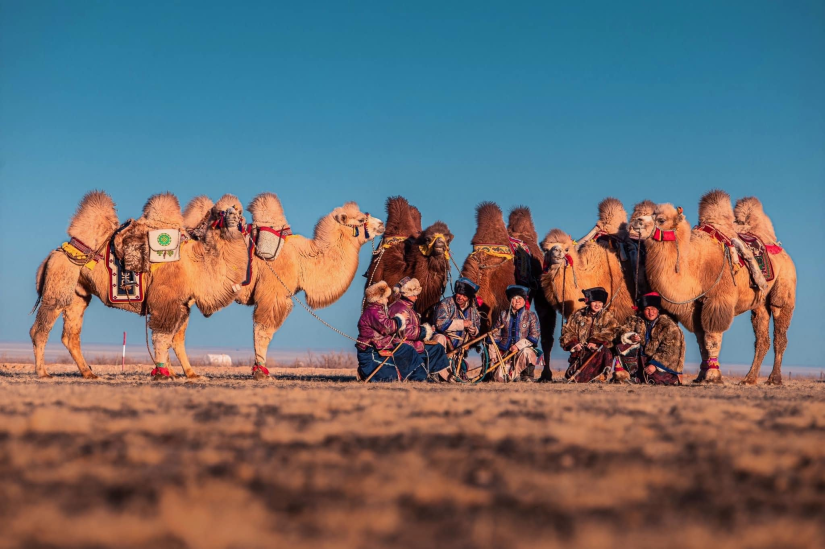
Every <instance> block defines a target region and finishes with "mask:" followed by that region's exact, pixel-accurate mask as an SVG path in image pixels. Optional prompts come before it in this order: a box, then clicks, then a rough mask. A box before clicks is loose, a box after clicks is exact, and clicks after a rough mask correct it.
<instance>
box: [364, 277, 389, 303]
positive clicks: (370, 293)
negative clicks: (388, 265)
mask: <svg viewBox="0 0 825 549" xmlns="http://www.w3.org/2000/svg"><path fill="white" fill-rule="evenodd" d="M390 294H392V290H390V287H389V285H388V284H387V283H386V282H384V281H383V280H382V281H380V282H376V283H375V284H373V285H372V286H368V287H367V289H366V290H364V297H366V298H367V303H376V302H378V301H381V300H382V299H386V298H388V297H390Z"/></svg>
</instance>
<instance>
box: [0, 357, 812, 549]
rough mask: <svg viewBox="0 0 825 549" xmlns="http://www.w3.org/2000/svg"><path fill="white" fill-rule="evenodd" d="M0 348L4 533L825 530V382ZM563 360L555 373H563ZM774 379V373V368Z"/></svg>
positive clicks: (665, 542)
mask: <svg viewBox="0 0 825 549" xmlns="http://www.w3.org/2000/svg"><path fill="white" fill-rule="evenodd" d="M94 369H95V371H96V372H97V373H98V374H99V375H100V376H101V379H100V380H98V381H92V382H88V381H84V380H82V379H81V378H80V377H79V375H78V373H77V368H76V367H75V366H74V365H69V364H51V365H49V370H50V371H51V372H52V373H53V374H55V379H53V380H49V381H38V380H37V379H36V378H35V377H34V374H33V367H32V365H31V364H5V365H3V366H0V395H2V399H0V532H3V535H2V536H0V547H78V548H79V547H127V548H128V547H152V548H160V549H162V548H179V547H192V548H207V549H209V548H224V547H226V548H229V547H244V548H252V547H293V548H303V547H319V546H320V547H330V548H338V547H375V548H378V547H410V548H412V547H451V548H470V547H490V548H493V547H495V548H500V547H508V548H509V547H634V548H638V547H642V548H648V547H649V548H657V549H658V548H661V547H669V548H670V547H686V548H688V547H689V548H694V547H695V548H703V549H704V548H707V547H799V548H802V547H821V546H823V542H825V523H823V521H822V517H823V516H825V383H822V382H820V381H818V380H816V379H810V378H802V376H799V378H797V376H796V375H794V376H793V379H792V380H790V381H788V382H786V384H785V385H784V386H781V387H767V386H765V385H763V384H761V383H760V385H759V386H757V387H741V386H739V385H737V384H735V383H734V381H735V380H734V379H731V380H730V381H729V382H728V383H727V384H725V385H723V386H700V387H696V386H686V387H658V388H657V387H639V386H609V385H594V384H591V385H582V386H579V385H569V384H562V383H555V384H529V383H517V384H510V385H491V384H482V385H475V386H462V385H447V384H417V385H413V384H394V385H374V384H371V385H369V386H365V385H363V384H360V383H357V382H356V381H355V380H354V377H353V375H352V370H351V369H346V370H330V369H323V370H319V369H301V368H289V369H277V370H274V372H273V373H274V374H275V379H274V380H271V381H266V382H253V381H251V380H250V379H249V372H248V370H247V369H246V368H234V367H233V368H221V367H205V366H202V367H198V368H197V370H198V372H199V373H201V374H204V376H205V379H203V380H198V381H194V382H187V381H184V380H178V381H171V382H152V381H149V379H148V375H147V372H148V369H149V365H145V364H144V365H127V366H126V369H125V371H124V372H123V373H121V372H120V365H99V366H95V367H94ZM557 374H558V372H557ZM763 381H764V378H763V379H762V380H761V382H763Z"/></svg>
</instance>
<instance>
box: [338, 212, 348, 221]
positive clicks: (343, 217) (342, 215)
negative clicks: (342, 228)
mask: <svg viewBox="0 0 825 549" xmlns="http://www.w3.org/2000/svg"><path fill="white" fill-rule="evenodd" d="M338 221H340V222H341V223H346V222H347V214H345V213H342V214H338Z"/></svg>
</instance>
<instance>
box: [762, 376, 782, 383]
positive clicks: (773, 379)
mask: <svg viewBox="0 0 825 549" xmlns="http://www.w3.org/2000/svg"><path fill="white" fill-rule="evenodd" d="M765 385H782V378H781V377H780V378H773V377H769V378H768V381H766V382H765Z"/></svg>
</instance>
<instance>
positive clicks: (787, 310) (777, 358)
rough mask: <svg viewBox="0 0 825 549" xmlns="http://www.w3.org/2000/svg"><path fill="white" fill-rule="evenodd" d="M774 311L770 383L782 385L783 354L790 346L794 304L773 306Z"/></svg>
mask: <svg viewBox="0 0 825 549" xmlns="http://www.w3.org/2000/svg"><path fill="white" fill-rule="evenodd" d="M771 309H772V312H773V355H774V356H773V369H772V370H771V375H769V376H768V384H770V385H782V356H783V355H784V354H785V349H786V348H787V347H788V328H789V327H790V325H791V317H793V306H790V307H788V306H785V307H771Z"/></svg>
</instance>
